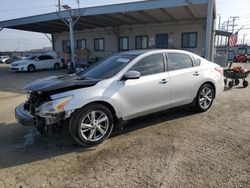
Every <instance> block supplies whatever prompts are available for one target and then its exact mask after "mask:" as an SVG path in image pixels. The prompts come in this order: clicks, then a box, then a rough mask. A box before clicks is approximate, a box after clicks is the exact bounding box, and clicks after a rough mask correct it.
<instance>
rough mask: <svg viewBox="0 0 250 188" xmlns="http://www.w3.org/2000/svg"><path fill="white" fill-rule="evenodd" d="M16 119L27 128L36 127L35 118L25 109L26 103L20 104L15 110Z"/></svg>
mask: <svg viewBox="0 0 250 188" xmlns="http://www.w3.org/2000/svg"><path fill="white" fill-rule="evenodd" d="M15 117H16V120H17V121H18V122H19V123H20V124H22V125H25V126H34V125H35V122H36V120H35V117H34V116H32V115H31V114H29V113H28V112H27V111H26V110H25V109H24V103H22V104H20V105H19V106H17V107H16V109H15Z"/></svg>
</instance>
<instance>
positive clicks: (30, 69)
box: [28, 65, 36, 72]
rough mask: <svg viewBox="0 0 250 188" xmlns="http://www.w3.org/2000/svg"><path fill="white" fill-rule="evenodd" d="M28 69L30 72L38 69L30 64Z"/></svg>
mask: <svg viewBox="0 0 250 188" xmlns="http://www.w3.org/2000/svg"><path fill="white" fill-rule="evenodd" d="M28 71H29V72H35V71H36V67H35V66H34V65H29V66H28Z"/></svg>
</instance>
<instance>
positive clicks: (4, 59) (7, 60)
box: [0, 56, 10, 64]
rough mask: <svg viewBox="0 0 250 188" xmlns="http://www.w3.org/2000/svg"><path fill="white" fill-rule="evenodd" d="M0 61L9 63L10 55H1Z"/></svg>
mask: <svg viewBox="0 0 250 188" xmlns="http://www.w3.org/2000/svg"><path fill="white" fill-rule="evenodd" d="M0 61H1V63H6V64H9V63H10V56H1V59H0Z"/></svg>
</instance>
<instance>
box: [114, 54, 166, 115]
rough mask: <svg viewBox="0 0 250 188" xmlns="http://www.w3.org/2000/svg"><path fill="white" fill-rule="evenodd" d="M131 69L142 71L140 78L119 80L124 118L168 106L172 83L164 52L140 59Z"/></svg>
mask: <svg viewBox="0 0 250 188" xmlns="http://www.w3.org/2000/svg"><path fill="white" fill-rule="evenodd" d="M130 70H136V71H138V72H140V73H141V77H140V78H139V79H134V80H126V81H123V80H121V81H118V87H119V98H120V101H121V103H120V108H121V111H122V112H123V114H122V117H123V119H124V120H127V119H131V118H134V117H137V116H141V115H145V114H149V113H152V112H156V111H159V110H161V109H165V108H168V106H169V105H170V83H169V75H168V72H165V62H164V56H163V54H162V53H161V54H153V55H149V56H147V57H144V58H143V59H141V60H139V61H138V62H137V63H136V64H135V65H134V66H133V67H132V68H131V69H130Z"/></svg>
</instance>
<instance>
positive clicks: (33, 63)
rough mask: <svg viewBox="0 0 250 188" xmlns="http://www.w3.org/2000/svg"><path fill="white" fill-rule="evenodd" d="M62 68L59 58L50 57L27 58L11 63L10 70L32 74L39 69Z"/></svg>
mask: <svg viewBox="0 0 250 188" xmlns="http://www.w3.org/2000/svg"><path fill="white" fill-rule="evenodd" d="M62 66H63V64H62V62H61V60H60V59H59V58H56V57H53V56H51V55H40V56H29V57H27V58H24V59H22V60H18V61H15V62H13V63H11V66H10V69H11V70H13V71H28V72H34V71H36V70H41V69H59V68H61V67H62Z"/></svg>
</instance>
